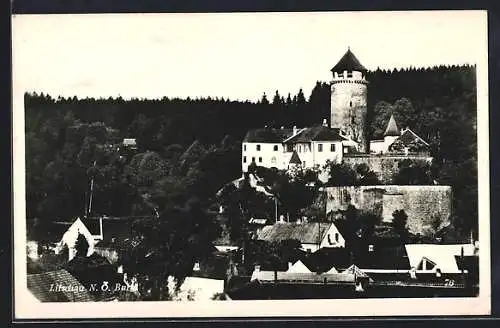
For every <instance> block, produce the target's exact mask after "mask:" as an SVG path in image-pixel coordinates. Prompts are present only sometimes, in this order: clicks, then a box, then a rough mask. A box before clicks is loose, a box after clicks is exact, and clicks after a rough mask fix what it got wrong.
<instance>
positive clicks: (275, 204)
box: [274, 196, 278, 223]
mask: <svg viewBox="0 0 500 328" xmlns="http://www.w3.org/2000/svg"><path fill="white" fill-rule="evenodd" d="M274 218H275V222H276V223H278V199H277V198H276V196H274Z"/></svg>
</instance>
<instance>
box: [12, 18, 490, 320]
mask: <svg viewBox="0 0 500 328" xmlns="http://www.w3.org/2000/svg"><path fill="white" fill-rule="evenodd" d="M476 12H477V11H476ZM481 12H482V14H483V15H484V35H483V36H478V37H483V38H484V55H483V56H482V57H481V58H480V61H479V62H478V63H477V106H478V115H477V126H478V128H477V136H478V138H477V140H478V145H477V146H478V147H477V148H478V178H479V183H478V200H479V202H478V207H479V208H478V211H479V220H478V221H479V240H480V257H479V259H480V289H479V296H478V297H475V298H430V299H405V298H399V299H341V300H292V301H288V300H287V301H278V300H273V301H222V302H217V301H211V302H189V303H188V304H186V303H184V302H111V303H40V302H38V301H37V300H36V299H35V298H34V297H33V296H32V295H31V294H30V293H29V291H28V290H27V287H26V269H25V268H26V255H25V252H26V246H25V245H26V234H25V231H26V217H25V197H24V195H25V161H24V158H25V148H24V143H25V135H24V103H23V99H24V97H23V94H24V92H25V90H24V89H23V86H22V85H20V83H19V80H17V79H16V72H17V71H18V70H17V69H16V68H18V67H19V65H20V64H19V63H18V62H17V61H16V56H15V54H16V52H15V51H16V42H22V41H21V40H16V38H15V37H16V34H15V31H16V29H15V17H14V18H13V24H12V27H13V28H12V29H13V38H12V40H13V46H12V53H13V58H12V63H13V65H12V67H13V70H12V71H13V82H14V83H13V163H14V165H13V177H14V181H13V183H14V184H13V186H14V222H13V228H14V274H15V276H14V291H15V298H14V304H13V305H14V310H15V313H14V318H15V319H75V318H81V319H84V318H88V319H90V318H93V319H98V318H101V319H111V318H167V319H168V318H181V317H187V318H202V317H246V318H249V317H278V316H286V317H304V316H307V317H317V316H357V317H366V316H400V315H404V316H409V315H412V316H422V315H436V316H442V315H488V314H490V311H491V272H490V269H491V268H490V266H491V264H490V228H489V221H490V211H489V208H490V202H489V199H490V195H489V178H490V175H489V128H488V121H489V119H488V40H487V35H488V33H487V12H486V11H481Z"/></svg>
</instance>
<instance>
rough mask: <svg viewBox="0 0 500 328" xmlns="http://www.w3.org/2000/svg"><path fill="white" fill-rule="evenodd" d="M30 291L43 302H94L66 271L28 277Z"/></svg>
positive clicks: (87, 292)
mask: <svg viewBox="0 0 500 328" xmlns="http://www.w3.org/2000/svg"><path fill="white" fill-rule="evenodd" d="M27 282H28V290H29V291H30V292H31V293H32V294H33V295H34V296H35V297H36V298H37V299H38V300H39V301H41V302H94V301H95V300H94V298H93V297H92V295H91V294H90V292H89V291H88V289H87V288H85V287H84V286H83V285H82V284H81V283H80V282H79V281H78V280H77V279H76V278H75V277H74V276H72V275H71V274H70V273H69V272H68V271H66V270H57V271H49V272H43V273H37V274H28V275H27Z"/></svg>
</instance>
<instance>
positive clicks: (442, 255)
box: [405, 244, 475, 273]
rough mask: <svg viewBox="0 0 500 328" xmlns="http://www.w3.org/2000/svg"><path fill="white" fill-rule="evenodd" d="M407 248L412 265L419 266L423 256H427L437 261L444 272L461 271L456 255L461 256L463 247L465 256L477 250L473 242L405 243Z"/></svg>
mask: <svg viewBox="0 0 500 328" xmlns="http://www.w3.org/2000/svg"><path fill="white" fill-rule="evenodd" d="M405 248H406V253H407V254H408V260H409V261H410V266H411V267H415V268H417V267H418V265H419V264H420V262H421V261H422V258H424V257H425V258H427V259H428V260H430V261H432V262H434V263H436V265H437V266H438V268H439V269H441V272H443V273H458V272H460V270H459V269H458V265H457V261H456V258H455V256H461V252H462V248H463V250H464V256H471V255H474V250H475V248H474V245H472V244H456V245H439V244H412V245H405Z"/></svg>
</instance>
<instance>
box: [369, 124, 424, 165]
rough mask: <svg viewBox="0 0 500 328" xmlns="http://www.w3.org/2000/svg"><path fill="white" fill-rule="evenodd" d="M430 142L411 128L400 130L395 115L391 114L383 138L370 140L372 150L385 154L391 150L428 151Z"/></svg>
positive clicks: (372, 151) (406, 152)
mask: <svg viewBox="0 0 500 328" xmlns="http://www.w3.org/2000/svg"><path fill="white" fill-rule="evenodd" d="M428 151H429V144H428V143H427V142H426V141H425V140H424V139H422V138H421V137H419V136H418V135H417V134H416V133H415V132H413V131H412V130H411V129H410V128H405V129H402V130H399V128H398V125H397V123H396V119H395V118H394V115H391V118H390V119H389V122H388V123H387V127H386V129H385V132H384V139H383V140H372V141H370V152H371V153H377V154H385V153H390V152H404V153H405V154H407V155H408V154H409V153H410V152H412V153H418V152H422V153H424V152H425V153H428Z"/></svg>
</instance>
